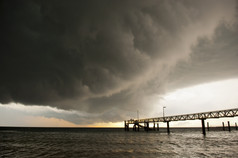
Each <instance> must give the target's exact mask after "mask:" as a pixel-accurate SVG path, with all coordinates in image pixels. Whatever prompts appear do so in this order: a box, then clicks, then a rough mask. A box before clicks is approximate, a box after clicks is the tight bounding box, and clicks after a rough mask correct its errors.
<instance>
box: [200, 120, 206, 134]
mask: <svg viewBox="0 0 238 158" xmlns="http://www.w3.org/2000/svg"><path fill="white" fill-rule="evenodd" d="M204 120H205V119H201V122H202V134H203V135H206V130H205V123H204V122H205V121H204Z"/></svg>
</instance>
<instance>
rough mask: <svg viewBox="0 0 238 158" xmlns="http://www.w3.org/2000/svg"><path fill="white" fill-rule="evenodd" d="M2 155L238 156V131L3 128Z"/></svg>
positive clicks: (57, 157)
mask: <svg viewBox="0 0 238 158" xmlns="http://www.w3.org/2000/svg"><path fill="white" fill-rule="evenodd" d="M0 157H1V158H2V157H19V158H25V157H27V158H28V157H43V158H44V157H47V158H48V157H56V158H60V157H67V158H68V157H238V131H236V130H233V131H231V132H228V131H219V130H217V131H210V132H208V133H207V135H206V137H204V136H203V135H202V134H201V129H171V134H170V135H167V133H166V132H165V130H164V131H162V132H157V131H150V132H143V131H140V132H133V131H130V132H125V131H124V129H99V128H96V129H84V128H83V129H82V128H0Z"/></svg>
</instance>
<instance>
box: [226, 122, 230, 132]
mask: <svg viewBox="0 0 238 158" xmlns="http://www.w3.org/2000/svg"><path fill="white" fill-rule="evenodd" d="M227 124H228V130H229V132H230V131H231V126H230V121H227Z"/></svg>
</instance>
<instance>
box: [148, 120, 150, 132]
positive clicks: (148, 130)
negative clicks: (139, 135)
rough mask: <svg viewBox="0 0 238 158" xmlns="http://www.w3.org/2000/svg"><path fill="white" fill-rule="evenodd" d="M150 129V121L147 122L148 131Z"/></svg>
mask: <svg viewBox="0 0 238 158" xmlns="http://www.w3.org/2000/svg"><path fill="white" fill-rule="evenodd" d="M149 129H150V124H149V122H147V132H148V131H149Z"/></svg>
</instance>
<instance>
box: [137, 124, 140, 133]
mask: <svg viewBox="0 0 238 158" xmlns="http://www.w3.org/2000/svg"><path fill="white" fill-rule="evenodd" d="M137 126H138V131H140V124H139V123H138V125H137Z"/></svg>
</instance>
